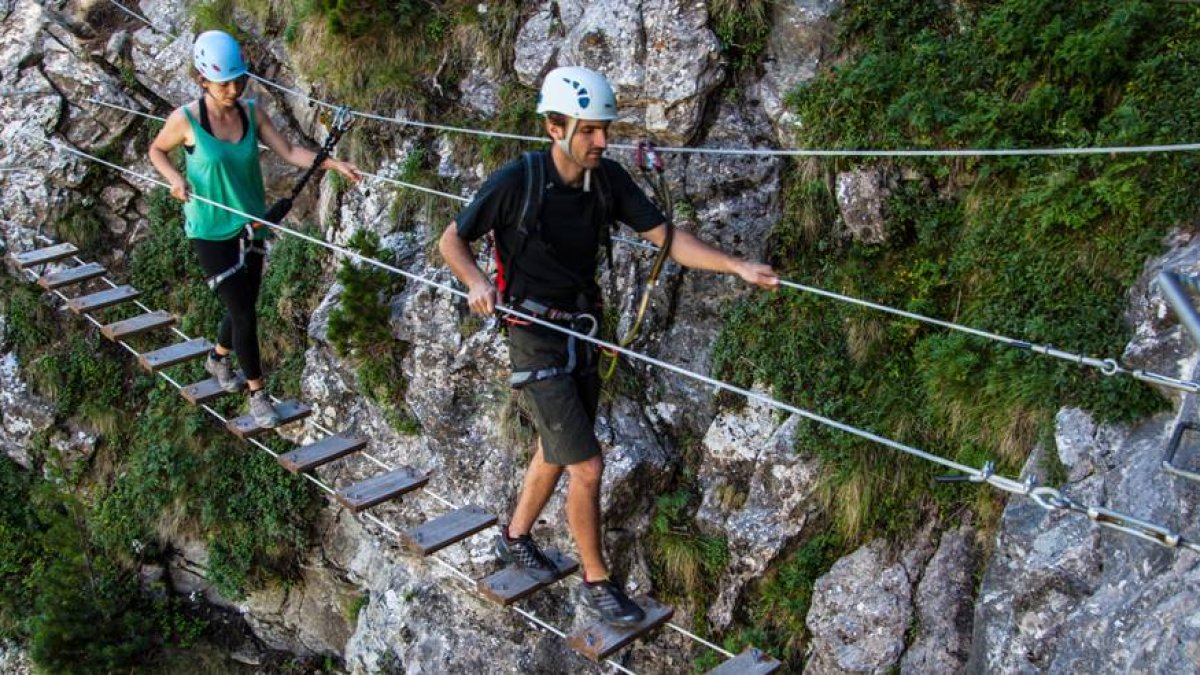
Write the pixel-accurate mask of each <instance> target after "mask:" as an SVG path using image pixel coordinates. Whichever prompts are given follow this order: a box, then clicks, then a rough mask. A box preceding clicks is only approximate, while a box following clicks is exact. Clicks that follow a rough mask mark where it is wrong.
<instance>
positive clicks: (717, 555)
mask: <svg viewBox="0 0 1200 675" xmlns="http://www.w3.org/2000/svg"><path fill="white" fill-rule="evenodd" d="M693 502H694V495H693V493H691V492H689V491H687V490H681V491H679V492H671V493H668V494H665V495H662V496H660V497H659V498H658V499H657V501H656V502H655V510H654V517H653V519H652V520H651V521H650V546H651V549H652V550H653V551H654V555H653V557H652V558H651V566H652V568H653V574H654V579H655V581H656V586H657V587H658V588H660V589H661V590H662V591H663V592H664V593H665V594H667V595H669V596H672V597H674V598H678V599H679V600H684V601H689V602H690V603H691V604H692V605H693V606H695V607H703V606H704V605H705V604H706V601H709V600H711V599H712V597H713V594H714V593H715V591H716V588H717V582H718V581H720V575H721V572H722V571H723V570H724V569H725V566H726V565H727V564H728V563H729V547H728V545H727V543H726V541H725V539H723V538H721V537H714V536H709V535H705V534H702V533H700V532H697V531H696V529H695V526H694V525H693V522H692V516H693V515H694V513H695V504H694V503H693Z"/></svg>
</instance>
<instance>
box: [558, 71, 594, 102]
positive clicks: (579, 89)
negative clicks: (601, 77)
mask: <svg viewBox="0 0 1200 675" xmlns="http://www.w3.org/2000/svg"><path fill="white" fill-rule="evenodd" d="M563 82H566V83H567V84H569V85H571V88H572V89H574V90H575V95H576V96H577V97H578V98H579V107H580V108H581V109H583V110H587V107H588V106H589V105H591V104H592V98H591V96H590V95H589V94H588V90H587V88H586V87H584V86H583V85H581V84H579V83H578V82H576V81H575V80H571V79H567V78H565V77H564V78H563Z"/></svg>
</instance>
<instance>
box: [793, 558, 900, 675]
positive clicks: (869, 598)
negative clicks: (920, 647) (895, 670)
mask: <svg viewBox="0 0 1200 675" xmlns="http://www.w3.org/2000/svg"><path fill="white" fill-rule="evenodd" d="M912 594H913V586H912V580H911V579H910V577H909V575H908V572H906V571H905V569H904V565H903V564H901V563H900V562H892V558H891V556H890V555H889V552H888V547H887V544H886V543H885V542H884V541H882V540H876V541H874V542H872V543H870V544H868V545H866V546H864V547H862V548H860V549H858V550H857V551H855V552H854V553H852V554H851V555H849V556H847V557H845V558H842V559H841V560H838V561H837V562H836V563H834V565H833V567H832V568H831V569H830V570H829V572H828V573H827V574H825V575H824V576H822V577H821V578H819V579H817V583H816V584H815V586H814V587H813V599H812V607H811V608H810V609H809V611H808V618H807V620H806V623H807V624H808V629H809V630H810V631H811V632H812V642H811V644H810V645H809V655H808V661H807V663H806V664H805V667H804V672H805V673H806V674H812V675H818V674H821V673H841V672H852V673H870V672H884V671H886V670H887V669H889V668H891V667H893V666H894V665H895V664H896V663H897V662H898V661H899V659H900V655H901V654H902V653H903V651H904V636H905V632H906V631H907V630H908V627H909V623H910V622H911V620H912V613H913V607H912Z"/></svg>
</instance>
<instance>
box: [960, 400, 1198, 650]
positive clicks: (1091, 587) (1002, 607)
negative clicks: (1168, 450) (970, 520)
mask: <svg viewBox="0 0 1200 675" xmlns="http://www.w3.org/2000/svg"><path fill="white" fill-rule="evenodd" d="M1059 421H1060V424H1061V423H1063V422H1064V421H1067V422H1069V419H1068V420H1064V418H1063V417H1062V416H1060V420H1059ZM1172 422H1173V416H1167V415H1160V416H1158V417H1155V418H1152V419H1150V420H1148V421H1146V422H1143V423H1141V424H1139V425H1137V426H1135V427H1132V428H1127V429H1126V428H1116V427H1111V428H1107V429H1106V428H1105V426H1106V425H1097V433H1096V436H1095V437H1096V438H1107V439H1109V440H1108V441H1107V442H1106V443H1105V444H1104V445H1105V446H1106V447H1104V448H1098V447H1095V445H1099V444H1094V445H1093V446H1092V447H1091V448H1090V449H1089V450H1088V451H1087V453H1086V457H1085V459H1086V461H1088V462H1090V464H1091V466H1092V467H1094V468H1095V473H1093V474H1092V475H1089V476H1086V477H1084V478H1082V479H1080V480H1079V481H1078V482H1070V481H1069V482H1068V484H1067V486H1066V487H1065V488H1064V489H1065V491H1066V492H1067V494H1068V495H1069V496H1070V497H1071V498H1072V499H1074V500H1076V501H1078V502H1080V503H1082V504H1085V505H1103V506H1106V507H1107V508H1110V509H1114V510H1117V511H1120V512H1123V513H1129V514H1132V515H1135V516H1136V517H1138V518H1142V519H1145V520H1149V521H1151V522H1156V523H1163V524H1166V525H1167V526H1169V527H1172V526H1173V527H1178V528H1181V529H1180V532H1181V533H1182V534H1183V535H1184V536H1186V537H1189V538H1191V539H1195V537H1196V536H1197V529H1198V528H1197V527H1196V525H1195V522H1196V519H1195V516H1196V513H1197V509H1198V507H1200V497H1198V495H1197V493H1196V490H1195V489H1194V485H1192V484H1190V483H1187V482H1186V481H1181V480H1177V479H1174V478H1171V477H1168V476H1167V475H1166V474H1163V473H1161V472H1159V471H1158V462H1159V460H1160V458H1161V453H1162V449H1163V447H1164V444H1165V442H1166V439H1167V437H1168V435H1169V433H1170V431H1171V425H1172ZM1062 437H1063V435H1062V433H1061V429H1060V438H1062ZM1042 451H1044V450H1042ZM1068 456H1071V451H1068ZM1037 461H1038V458H1037V456H1036V455H1035V456H1034V457H1031V458H1030V460H1029V465H1028V466H1027V470H1031V468H1032V467H1033V466H1036V465H1037V464H1036V462H1037ZM1198 588H1200V560H1198V559H1197V556H1194V555H1190V554H1188V553H1185V552H1184V551H1172V550H1168V549H1165V548H1162V547H1159V546H1156V545H1154V544H1151V543H1148V542H1143V541H1141V540H1139V539H1136V538H1134V537H1130V536H1128V535H1125V534H1121V533H1116V532H1109V531H1106V530H1102V529H1099V528H1097V527H1095V526H1093V525H1092V524H1091V522H1090V521H1089V520H1088V519H1086V518H1084V517H1081V516H1080V515H1079V514H1076V513H1070V512H1066V513H1061V512H1050V513H1047V512H1046V511H1044V510H1043V509H1042V508H1040V507H1039V506H1037V505H1036V504H1034V503H1032V502H1030V501H1029V500H1027V499H1023V498H1019V497H1013V498H1011V499H1010V503H1009V505H1008V506H1007V507H1006V508H1005V511H1004V516H1003V521H1002V529H1001V532H1000V534H999V536H998V538H997V544H996V551H995V554H994V555H993V558H992V560H991V561H990V563H989V565H988V568H987V571H986V573H985V575H984V579H983V584H982V586H981V588H980V593H979V598H980V600H979V603H978V605H977V607H976V610H975V620H974V621H975V629H974V641H973V644H972V649H971V656H970V668H971V669H972V670H973V671H974V672H981V671H985V670H986V671H996V670H1002V671H1014V670H1016V671H1038V672H1066V671H1071V672H1083V671H1088V670H1091V671H1094V672H1106V671H1112V670H1117V671H1127V670H1134V671H1142V670H1144V671H1146V672H1173V671H1177V670H1178V669H1179V668H1183V669H1184V670H1187V669H1189V668H1191V667H1193V666H1194V664H1195V663H1197V660H1196V659H1197V655H1198V652H1197V646H1196V645H1197V644H1200V642H1198V640H1200V632H1198V631H1200V625H1198V624H1197V623H1196V622H1195V621H1194V617H1195V616H1196V613H1197V611H1198V608H1200V592H1198V591H1197V589H1198ZM1185 664H1189V665H1185Z"/></svg>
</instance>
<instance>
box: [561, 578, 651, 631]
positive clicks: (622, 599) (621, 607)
mask: <svg viewBox="0 0 1200 675" xmlns="http://www.w3.org/2000/svg"><path fill="white" fill-rule="evenodd" d="M576 594H577V595H578V596H579V600H580V602H582V603H583V604H585V605H587V606H588V607H591V608H592V609H594V610H595V611H596V613H598V614H599V615H600V620H601V621H603V622H604V623H607V624H611V625H613V626H636V625H637V624H639V623H641V621H642V619H644V618H646V613H645V612H643V611H642V608H641V607H638V606H637V604H636V603H634V602H633V601H632V600H630V599H629V596H628V595H625V591H622V590H621V587H620V586H618V585H616V584H614V583H613V582H611V581H608V580H605V581H597V582H596V583H594V584H589V583H587V582H586V581H585V582H584V583H582V584H579V588H578V589H577V590H576Z"/></svg>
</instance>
